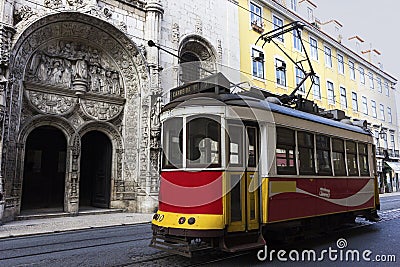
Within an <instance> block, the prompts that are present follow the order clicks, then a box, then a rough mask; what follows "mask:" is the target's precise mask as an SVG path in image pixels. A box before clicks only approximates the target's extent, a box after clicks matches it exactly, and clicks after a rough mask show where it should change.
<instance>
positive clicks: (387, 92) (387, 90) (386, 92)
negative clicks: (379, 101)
mask: <svg viewBox="0 0 400 267" xmlns="http://www.w3.org/2000/svg"><path fill="white" fill-rule="evenodd" d="M384 84H385V94H386V96H390V93H389V91H390V89H389V82H388V81H385V83H384Z"/></svg>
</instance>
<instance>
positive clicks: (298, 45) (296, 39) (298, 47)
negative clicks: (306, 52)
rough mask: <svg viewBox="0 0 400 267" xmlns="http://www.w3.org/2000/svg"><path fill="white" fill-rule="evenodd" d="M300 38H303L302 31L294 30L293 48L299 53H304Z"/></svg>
mask: <svg viewBox="0 0 400 267" xmlns="http://www.w3.org/2000/svg"><path fill="white" fill-rule="evenodd" d="M300 38H301V31H297V30H293V47H294V49H296V50H297V51H300V52H302V51H303V47H302V45H301V40H300Z"/></svg>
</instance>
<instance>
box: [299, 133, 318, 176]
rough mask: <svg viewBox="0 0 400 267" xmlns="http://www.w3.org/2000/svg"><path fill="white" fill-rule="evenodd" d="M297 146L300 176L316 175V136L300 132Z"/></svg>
mask: <svg viewBox="0 0 400 267" xmlns="http://www.w3.org/2000/svg"><path fill="white" fill-rule="evenodd" d="M297 144H298V147H299V171H300V175H304V174H315V165H314V135H313V134H310V133H306V132H298V133H297Z"/></svg>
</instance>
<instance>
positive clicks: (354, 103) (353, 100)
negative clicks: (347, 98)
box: [351, 92, 358, 112]
mask: <svg viewBox="0 0 400 267" xmlns="http://www.w3.org/2000/svg"><path fill="white" fill-rule="evenodd" d="M351 105H352V109H353V111H355V112H358V96H357V93H356V92H352V93H351Z"/></svg>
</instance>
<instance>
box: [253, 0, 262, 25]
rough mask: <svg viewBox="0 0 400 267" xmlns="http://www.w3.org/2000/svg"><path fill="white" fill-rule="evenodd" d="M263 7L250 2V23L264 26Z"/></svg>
mask: <svg viewBox="0 0 400 267" xmlns="http://www.w3.org/2000/svg"><path fill="white" fill-rule="evenodd" d="M261 10H262V9H261V7H260V6H258V5H256V4H253V3H251V2H250V11H251V12H250V23H251V24H252V25H257V26H259V27H262V25H263V24H262V13H261Z"/></svg>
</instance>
